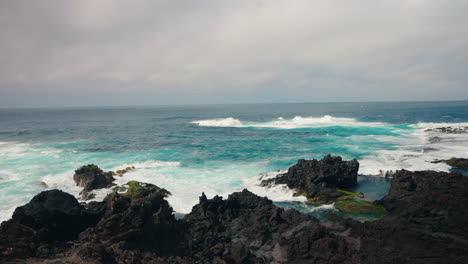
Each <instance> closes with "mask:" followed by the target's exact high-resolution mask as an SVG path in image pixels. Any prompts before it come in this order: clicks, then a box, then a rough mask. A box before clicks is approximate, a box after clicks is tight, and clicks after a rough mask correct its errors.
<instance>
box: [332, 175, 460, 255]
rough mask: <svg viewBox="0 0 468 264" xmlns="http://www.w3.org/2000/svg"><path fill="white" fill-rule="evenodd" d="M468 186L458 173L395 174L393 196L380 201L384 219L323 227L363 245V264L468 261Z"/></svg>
mask: <svg viewBox="0 0 468 264" xmlns="http://www.w3.org/2000/svg"><path fill="white" fill-rule="evenodd" d="M467 188H468V177H464V176H462V175H461V174H460V173H446V172H434V171H417V172H410V171H405V170H401V171H397V172H396V173H395V174H394V176H393V180H392V187H391V189H390V192H389V193H388V195H386V196H385V197H384V198H383V199H382V200H380V201H377V203H378V204H380V205H382V206H384V207H385V208H386V210H387V212H388V213H387V214H386V216H385V217H384V218H382V219H381V220H378V221H370V222H365V223H360V222H357V221H354V220H351V219H347V220H343V219H333V220H332V221H331V222H328V223H326V224H325V225H326V226H328V227H329V230H331V229H332V228H330V227H333V228H334V229H335V233H336V234H338V235H341V236H343V238H344V239H346V240H347V241H359V245H360V254H361V261H362V263H383V264H385V263H388V264H390V263H416V264H423V263H424V264H425V263H447V264H449V263H468V247H467V245H468V228H467V226H466V220H467V215H468V192H467V191H466V190H467ZM337 223H339V224H337ZM337 226H341V227H339V228H337ZM345 230H346V232H344V231H345Z"/></svg>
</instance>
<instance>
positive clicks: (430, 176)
mask: <svg viewBox="0 0 468 264" xmlns="http://www.w3.org/2000/svg"><path fill="white" fill-rule="evenodd" d="M467 190H468V177H464V176H462V175H461V173H459V172H452V173H446V172H435V171H416V172H410V171H406V170H400V171H397V173H396V174H395V175H394V176H393V180H392V186H391V188H390V191H389V193H388V194H387V195H386V196H385V197H384V198H383V199H382V200H381V201H380V203H381V204H382V205H383V206H384V207H385V208H387V210H388V211H389V213H390V214H389V216H388V217H387V219H391V220H392V221H394V222H398V223H399V224H401V225H404V226H405V227H406V228H409V229H412V228H413V227H414V229H415V230H419V231H421V232H425V233H428V234H431V233H433V232H438V233H445V234H451V235H454V236H462V237H464V238H465V240H467V242H468V227H467V226H466V225H464V224H463V223H466V221H467V215H468V192H467Z"/></svg>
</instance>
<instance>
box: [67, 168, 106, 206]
mask: <svg viewBox="0 0 468 264" xmlns="http://www.w3.org/2000/svg"><path fill="white" fill-rule="evenodd" d="M73 180H74V181H75V183H76V185H77V186H82V187H83V190H82V191H81V193H80V195H81V198H82V199H83V200H87V199H91V198H93V196H92V194H91V193H90V192H91V191H92V190H96V189H101V188H108V187H111V186H112V185H114V184H113V183H112V182H113V181H115V178H114V177H113V176H112V172H110V171H109V172H104V171H102V170H101V169H100V168H99V167H98V166H96V165H94V164H90V165H87V166H83V167H81V168H79V169H77V170H75V175H73Z"/></svg>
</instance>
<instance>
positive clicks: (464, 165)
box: [445, 158, 468, 170]
mask: <svg viewBox="0 0 468 264" xmlns="http://www.w3.org/2000/svg"><path fill="white" fill-rule="evenodd" d="M445 163H447V164H448V165H449V166H452V167H455V168H459V169H463V170H468V159H463V158H451V159H449V160H446V161H445Z"/></svg>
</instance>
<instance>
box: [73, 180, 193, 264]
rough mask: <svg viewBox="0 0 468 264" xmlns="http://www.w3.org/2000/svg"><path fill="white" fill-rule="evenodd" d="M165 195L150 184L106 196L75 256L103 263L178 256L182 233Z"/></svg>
mask: <svg viewBox="0 0 468 264" xmlns="http://www.w3.org/2000/svg"><path fill="white" fill-rule="evenodd" d="M135 184H136V183H135ZM142 185H144V184H142V183H139V186H142ZM168 193H169V192H167V191H166V190H164V189H161V188H159V187H157V186H155V185H151V186H145V188H141V189H139V190H136V189H134V188H129V189H128V190H127V192H126V193H123V194H119V193H116V192H114V193H111V194H109V195H108V196H107V197H106V198H105V199H104V203H105V214H104V216H103V217H102V219H101V220H100V221H99V222H98V223H97V224H96V225H95V226H94V227H92V228H89V229H87V230H86V231H85V232H83V233H81V234H80V240H79V242H80V246H79V247H78V249H77V255H78V256H80V257H81V258H83V259H94V260H96V259H97V260H98V261H100V262H103V263H152V261H160V260H161V258H163V257H168V256H179V255H182V252H183V245H184V244H183V243H182V242H181V241H182V239H181V238H180V237H181V235H180V232H181V231H182V230H179V229H177V222H176V219H175V218H174V215H173V210H172V208H171V207H170V206H169V203H168V202H167V200H165V198H166V196H167V195H168ZM144 259H148V261H147V262H146V261H143V260H144Z"/></svg>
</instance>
